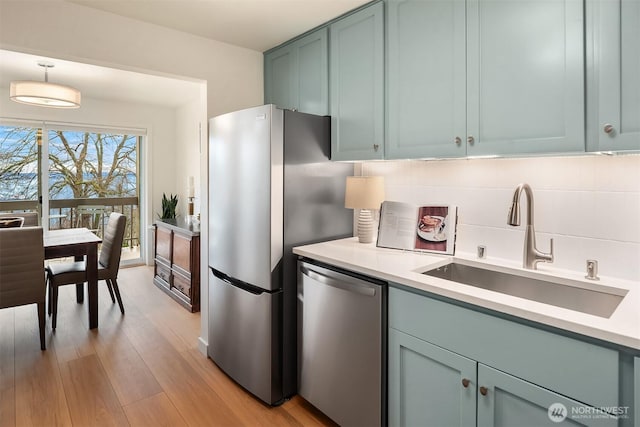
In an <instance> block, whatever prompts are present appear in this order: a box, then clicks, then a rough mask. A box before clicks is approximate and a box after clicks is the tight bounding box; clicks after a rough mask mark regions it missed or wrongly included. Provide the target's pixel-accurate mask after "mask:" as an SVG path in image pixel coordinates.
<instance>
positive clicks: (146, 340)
mask: <svg viewBox="0 0 640 427" xmlns="http://www.w3.org/2000/svg"><path fill="white" fill-rule="evenodd" d="M152 275H153V270H152V268H151V267H135V268H127V269H121V270H120V274H119V277H120V279H119V283H120V290H121V292H122V298H123V301H124V306H125V310H126V314H125V315H124V316H122V315H121V314H120V310H119V309H118V305H117V304H112V303H111V299H110V298H109V294H108V292H107V290H106V286H105V284H104V283H103V282H101V283H100V284H99V289H100V308H99V322H100V326H99V328H98V329H95V330H89V329H88V327H87V313H86V307H85V305H86V304H85V305H81V304H76V302H75V287H74V286H63V287H61V288H60V297H59V308H58V326H57V329H56V332H55V333H53V332H52V330H51V325H50V318H47V331H46V337H47V338H46V339H47V350H46V351H40V345H39V338H38V322H37V314H36V307H35V305H31V306H26V307H18V308H9V309H2V310H0V427H5V426H59V425H60V426H70V425H73V426H83V427H84V426H97V425H110V426H127V425H131V426H240V425H246V426H258V425H259V426H270V425H271V426H322V425H333V423H332V422H331V420H329V419H328V418H326V417H325V416H324V415H323V414H322V413H320V412H319V411H317V410H316V409H315V408H313V407H312V406H311V405H309V404H308V403H307V402H306V401H304V400H303V399H302V398H300V397H297V396H296V397H294V398H293V399H291V400H290V401H288V402H286V403H284V404H283V405H281V406H279V407H276V408H270V407H268V406H266V405H263V404H262V403H260V402H258V401H257V400H256V399H255V398H253V397H252V396H251V395H249V394H248V393H247V392H245V391H244V390H243V389H242V388H240V387H239V386H238V385H236V384H235V383H234V382H233V381H232V380H231V379H230V378H229V377H227V376H226V375H225V374H224V373H223V372H222V371H220V370H219V369H218V368H217V367H216V366H215V365H214V364H213V362H212V361H211V360H210V359H207V358H206V357H204V356H203V355H202V354H200V352H199V351H198V350H197V339H198V336H199V330H200V315H199V314H198V313H196V314H192V313H189V312H188V311H187V310H185V309H183V308H182V307H180V306H179V305H178V304H177V303H175V302H174V301H173V300H172V299H170V298H169V297H168V296H167V295H165V294H164V293H162V292H161V291H160V290H159V289H157V288H156V287H155V286H154V285H153V283H152Z"/></svg>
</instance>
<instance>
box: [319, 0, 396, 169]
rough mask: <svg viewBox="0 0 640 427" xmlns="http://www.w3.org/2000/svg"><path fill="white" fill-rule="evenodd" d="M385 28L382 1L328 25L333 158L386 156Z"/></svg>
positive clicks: (358, 158) (363, 158) (378, 157)
mask: <svg viewBox="0 0 640 427" xmlns="http://www.w3.org/2000/svg"><path fill="white" fill-rule="evenodd" d="M383 26H384V21H383V4H382V2H380V3H376V4H374V5H372V6H369V7H367V8H365V9H362V10H360V11H358V12H356V13H354V14H352V15H349V16H347V17H346V18H343V19H341V20H339V21H337V22H335V23H334V24H331V26H330V28H329V32H330V37H329V38H330V49H329V51H330V66H329V70H330V71H329V88H330V89H329V91H330V99H331V101H330V111H331V158H332V160H370V159H382V158H383V156H384V146H383V143H384V142H383V141H384V134H383V132H384V109H383V108H384V105H383V102H384V99H383V92H384V28H383Z"/></svg>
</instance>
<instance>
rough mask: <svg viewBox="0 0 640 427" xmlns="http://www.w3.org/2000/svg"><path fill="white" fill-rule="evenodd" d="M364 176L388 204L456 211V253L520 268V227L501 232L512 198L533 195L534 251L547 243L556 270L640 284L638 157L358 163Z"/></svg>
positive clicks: (503, 229) (522, 232)
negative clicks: (595, 264) (593, 269)
mask: <svg viewBox="0 0 640 427" xmlns="http://www.w3.org/2000/svg"><path fill="white" fill-rule="evenodd" d="M362 171H363V173H364V174H365V175H383V176H385V189H386V193H387V200H397V201H404V202H409V203H413V204H416V205H419V204H425V203H448V204H455V205H457V206H458V208H459V225H458V236H457V242H456V250H457V251H461V252H465V253H471V254H475V251H476V247H477V246H478V245H485V246H487V251H488V254H489V257H495V258H501V259H506V260H513V261H515V262H520V260H521V257H522V248H523V241H524V224H525V217H526V212H525V210H526V201H525V200H524V199H525V197H524V195H523V196H522V200H521V209H522V225H521V226H520V227H510V226H508V225H507V211H508V208H509V206H510V204H511V200H512V197H513V191H514V190H515V188H516V186H517V185H518V184H519V183H521V182H526V183H528V184H529V185H530V186H531V188H532V189H533V194H534V200H535V212H534V216H535V221H534V224H535V226H536V232H537V233H536V234H537V241H538V248H539V249H540V250H542V251H545V252H547V251H548V250H549V239H550V238H552V237H553V238H554V244H555V255H556V261H555V262H554V267H555V268H562V269H568V270H575V271H582V270H584V265H585V262H586V259H587V258H594V259H597V260H598V261H599V263H600V272H601V274H602V275H603V276H606V275H609V276H614V277H620V278H624V279H630V280H635V281H639V282H640V155H628V156H583V157H558V158H524V159H522V158H519V159H510V158H506V159H460V160H442V161H390V162H369V163H364V164H363V167H362Z"/></svg>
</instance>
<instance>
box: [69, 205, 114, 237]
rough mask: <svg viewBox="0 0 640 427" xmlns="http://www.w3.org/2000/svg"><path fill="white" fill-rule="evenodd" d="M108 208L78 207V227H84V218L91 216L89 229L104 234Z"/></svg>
mask: <svg viewBox="0 0 640 427" xmlns="http://www.w3.org/2000/svg"><path fill="white" fill-rule="evenodd" d="M106 210H107V207H106V206H102V205H78V207H77V208H76V216H77V219H76V227H82V224H83V218H84V217H86V216H89V219H88V221H89V222H88V225H89V227H88V228H89V229H90V230H91V231H93V232H94V233H96V234H98V235H99V234H100V232H104V215H105V213H106Z"/></svg>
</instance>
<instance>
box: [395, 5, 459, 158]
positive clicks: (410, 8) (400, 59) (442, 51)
mask: <svg viewBox="0 0 640 427" xmlns="http://www.w3.org/2000/svg"><path fill="white" fill-rule="evenodd" d="M465 13H466V11H465V2H464V1H451V0H390V1H389V3H388V9H387V40H388V42H387V43H388V44H387V119H388V129H387V131H388V138H387V140H386V145H385V151H386V158H389V159H398V158H421V157H422V158H424V157H459V156H464V155H465V154H466V143H465V142H464V140H465V138H466V69H465V68H466V46H465V25H466V18H465Z"/></svg>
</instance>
